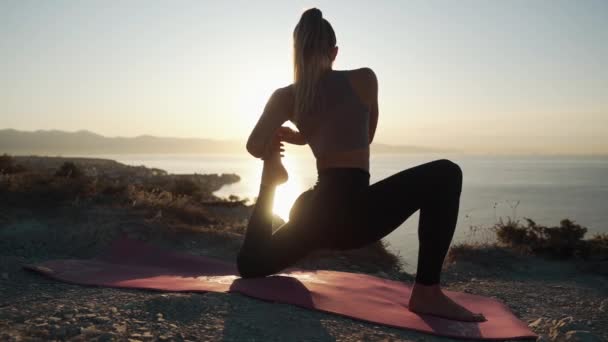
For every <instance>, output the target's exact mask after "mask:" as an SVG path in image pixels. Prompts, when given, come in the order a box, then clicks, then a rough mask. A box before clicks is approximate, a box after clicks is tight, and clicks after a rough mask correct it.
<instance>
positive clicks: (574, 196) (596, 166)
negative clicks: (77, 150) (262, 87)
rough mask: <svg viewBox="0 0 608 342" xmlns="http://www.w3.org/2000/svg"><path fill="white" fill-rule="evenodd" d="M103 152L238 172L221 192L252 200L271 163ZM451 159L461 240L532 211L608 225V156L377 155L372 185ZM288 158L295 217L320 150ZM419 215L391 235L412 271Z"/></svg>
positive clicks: (591, 227)
mask: <svg viewBox="0 0 608 342" xmlns="http://www.w3.org/2000/svg"><path fill="white" fill-rule="evenodd" d="M97 157H101V158H109V159H114V160H116V161H119V162H121V163H125V164H128V165H136V166H137V165H144V166H147V167H156V168H160V169H163V170H166V171H168V172H170V173H175V174H181V173H199V174H208V173H218V174H221V173H236V174H238V175H239V176H240V177H241V180H240V181H239V182H237V183H234V184H230V185H225V186H223V187H222V188H221V189H220V190H218V191H216V192H215V194H216V195H217V196H220V197H228V196H230V195H235V196H238V197H239V198H241V199H245V198H248V199H250V200H251V202H249V203H252V202H253V201H254V200H255V198H256V196H257V194H258V190H259V181H260V176H261V172H262V163H263V162H262V161H261V160H260V159H256V158H253V157H251V156H248V155H230V154H206V155H197V154H171V155H168V154H164V155H160V154H154V155H151V154H137V155H126V154H120V155H99V156H97ZM444 158H445V159H449V160H451V161H453V162H455V163H457V164H458V165H459V166H460V167H461V169H462V171H463V177H464V179H463V189H462V194H461V198H460V211H459V215H458V221H457V227H456V232H455V234H454V239H453V243H458V242H464V241H488V242H489V241H493V240H494V239H495V234H493V233H492V231H491V230H490V229H489V227H492V226H493V225H494V224H495V223H497V222H499V220H503V221H506V220H508V219H513V220H520V221H521V222H525V218H530V219H532V220H534V221H535V222H536V223H538V224H542V225H547V226H557V225H559V223H560V220H562V219H565V218H568V219H570V220H573V221H574V222H575V223H577V224H580V225H582V226H584V227H587V229H588V232H587V235H586V236H585V237H590V236H592V235H593V234H594V233H606V232H608V157H605V156H599V157H590V156H538V155H535V156H486V155H456V154H449V155H448V154H440V153H423V154H422V153H415V154H376V155H372V156H371V159H370V175H371V178H370V184H373V183H375V182H377V181H379V180H381V179H384V178H386V177H388V176H391V175H393V174H395V173H397V172H399V171H402V170H405V169H407V168H410V167H414V166H416V165H420V164H423V163H426V162H429V161H433V160H436V159H444ZM282 160H283V164H284V165H285V168H286V169H287V171H288V173H289V180H288V182H287V183H285V184H283V185H281V186H279V187H278V188H277V192H276V195H275V204H274V213H275V214H276V215H278V216H280V217H281V218H283V219H285V220H287V219H288V214H289V209H290V208H291V206H292V204H293V202H294V201H295V199H296V198H297V197H298V195H299V194H300V193H302V192H303V191H305V190H307V189H309V188H310V187H312V186H313V185H314V183H315V182H316V177H317V171H316V167H315V161H314V159H313V157H312V156H307V155H289V154H287V153H285V156H284V157H283V159H282ZM402 196H403V198H407V196H408V191H407V189H403V195H402ZM397 200H398V199H397ZM418 217H419V212H416V213H414V214H413V215H412V216H410V217H409V218H408V219H407V220H406V221H405V222H404V223H403V224H402V225H401V226H400V227H398V228H397V229H395V230H394V231H393V232H392V233H391V234H389V235H387V236H386V237H385V238H384V241H385V242H388V248H389V250H391V251H392V252H394V253H396V254H398V255H399V256H400V258H401V259H402V261H403V262H404V268H405V270H406V271H408V272H414V271H415V268H416V267H415V266H416V261H417V253H418V235H417V234H418V233H417V228H418ZM372 229H373V228H372Z"/></svg>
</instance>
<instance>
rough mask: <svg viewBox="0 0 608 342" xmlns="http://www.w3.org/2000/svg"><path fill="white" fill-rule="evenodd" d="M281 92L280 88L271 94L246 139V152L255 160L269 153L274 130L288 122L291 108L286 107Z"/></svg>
mask: <svg viewBox="0 0 608 342" xmlns="http://www.w3.org/2000/svg"><path fill="white" fill-rule="evenodd" d="M283 91H284V90H283V88H280V89H277V90H275V91H274V93H272V95H271V96H270V99H268V102H267V103H266V106H265V107H264V112H263V113H262V115H261V116H260V118H259V119H258V122H257V123H256V125H255V127H254V128H253V130H252V131H251V134H250V135H249V138H248V139H247V146H246V148H247V151H248V152H249V153H250V154H251V155H252V156H254V157H256V158H263V157H264V156H266V155H267V154H268V153H269V151H270V149H271V147H272V146H271V145H272V140H273V138H274V137H275V134H276V130H277V129H278V128H279V127H281V125H282V124H283V123H284V122H285V121H287V120H288V117H289V115H288V113H289V112H290V110H291V108H288V107H287V105H286V101H285V97H284V96H283Z"/></svg>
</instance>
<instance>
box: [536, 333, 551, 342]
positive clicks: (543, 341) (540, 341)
mask: <svg viewBox="0 0 608 342" xmlns="http://www.w3.org/2000/svg"><path fill="white" fill-rule="evenodd" d="M549 341H551V340H550V339H549V337H547V335H543V334H540V335H538V338H537V339H536V342H549Z"/></svg>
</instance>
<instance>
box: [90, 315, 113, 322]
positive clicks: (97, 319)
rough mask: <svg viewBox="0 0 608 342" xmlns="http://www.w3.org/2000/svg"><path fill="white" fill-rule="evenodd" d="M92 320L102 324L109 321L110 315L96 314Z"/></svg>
mask: <svg viewBox="0 0 608 342" xmlns="http://www.w3.org/2000/svg"><path fill="white" fill-rule="evenodd" d="M93 321H94V322H95V323H99V324H104V323H108V322H110V321H111V319H110V317H106V316H98V317H95V319H93Z"/></svg>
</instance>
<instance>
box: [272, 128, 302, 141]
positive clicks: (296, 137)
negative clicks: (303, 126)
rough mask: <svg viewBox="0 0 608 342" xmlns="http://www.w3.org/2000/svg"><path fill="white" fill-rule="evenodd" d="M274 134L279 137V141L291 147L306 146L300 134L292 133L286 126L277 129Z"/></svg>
mask: <svg viewBox="0 0 608 342" xmlns="http://www.w3.org/2000/svg"><path fill="white" fill-rule="evenodd" d="M276 134H277V136H278V137H279V140H281V141H285V142H286V143H289V144H293V145H306V138H305V137H304V136H303V135H302V133H300V132H298V131H294V130H293V129H291V128H289V127H287V126H282V127H279V128H278V129H277V132H276Z"/></svg>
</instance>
